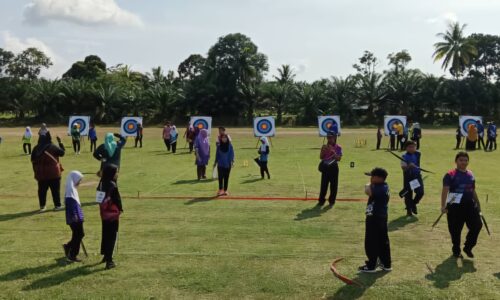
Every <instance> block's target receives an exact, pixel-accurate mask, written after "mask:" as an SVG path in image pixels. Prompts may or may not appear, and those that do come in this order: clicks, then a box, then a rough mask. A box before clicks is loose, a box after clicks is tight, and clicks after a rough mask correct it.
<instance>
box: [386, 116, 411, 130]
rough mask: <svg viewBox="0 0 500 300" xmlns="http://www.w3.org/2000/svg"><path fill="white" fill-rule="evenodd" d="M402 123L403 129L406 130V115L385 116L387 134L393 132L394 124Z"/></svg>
mask: <svg viewBox="0 0 500 300" xmlns="http://www.w3.org/2000/svg"><path fill="white" fill-rule="evenodd" d="M396 124H402V125H403V129H404V130H405V131H406V116H385V117H384V131H385V135H390V134H391V132H393V131H394V130H395V129H394V125H396Z"/></svg>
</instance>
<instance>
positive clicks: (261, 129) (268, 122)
mask: <svg viewBox="0 0 500 300" xmlns="http://www.w3.org/2000/svg"><path fill="white" fill-rule="evenodd" d="M253 133H254V135H255V136H257V137H273V136H274V135H275V134H276V128H275V125H274V118H273V117H258V118H255V119H254V120H253Z"/></svg>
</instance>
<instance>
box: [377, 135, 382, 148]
mask: <svg viewBox="0 0 500 300" xmlns="http://www.w3.org/2000/svg"><path fill="white" fill-rule="evenodd" d="M380 143H382V138H381V137H380V138H377V150H379V149H380Z"/></svg>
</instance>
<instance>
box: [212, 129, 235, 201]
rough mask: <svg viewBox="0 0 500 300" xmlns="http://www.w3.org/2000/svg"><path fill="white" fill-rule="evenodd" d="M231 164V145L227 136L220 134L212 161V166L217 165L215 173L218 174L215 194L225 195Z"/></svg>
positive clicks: (232, 155) (232, 156)
mask: <svg viewBox="0 0 500 300" xmlns="http://www.w3.org/2000/svg"><path fill="white" fill-rule="evenodd" d="M233 164H234V150H233V145H232V144H231V142H230V141H229V138H228V136H227V135H225V134H223V135H221V136H220V140H219V144H218V145H217V151H216V153H215V163H214V168H215V166H217V173H218V175H219V191H218V192H217V196H227V188H228V185H229V174H230V173H231V167H232V166H233Z"/></svg>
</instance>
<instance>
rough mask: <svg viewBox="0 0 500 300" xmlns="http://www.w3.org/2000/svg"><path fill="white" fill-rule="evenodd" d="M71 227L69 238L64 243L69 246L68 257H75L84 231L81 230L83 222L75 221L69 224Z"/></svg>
mask: <svg viewBox="0 0 500 300" xmlns="http://www.w3.org/2000/svg"><path fill="white" fill-rule="evenodd" d="M69 227H70V228H71V232H72V234H71V240H70V241H69V242H68V243H67V244H66V245H68V248H69V257H77V256H78V254H79V253H80V244H81V242H82V239H83V237H84V236H85V233H84V232H83V222H76V223H72V224H70V225H69Z"/></svg>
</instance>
